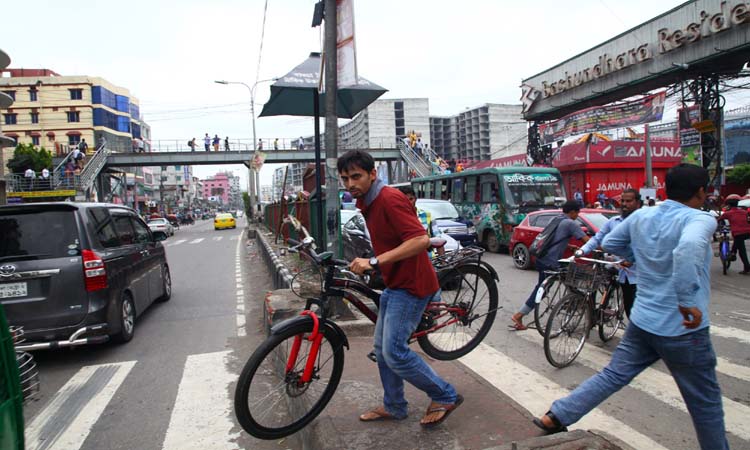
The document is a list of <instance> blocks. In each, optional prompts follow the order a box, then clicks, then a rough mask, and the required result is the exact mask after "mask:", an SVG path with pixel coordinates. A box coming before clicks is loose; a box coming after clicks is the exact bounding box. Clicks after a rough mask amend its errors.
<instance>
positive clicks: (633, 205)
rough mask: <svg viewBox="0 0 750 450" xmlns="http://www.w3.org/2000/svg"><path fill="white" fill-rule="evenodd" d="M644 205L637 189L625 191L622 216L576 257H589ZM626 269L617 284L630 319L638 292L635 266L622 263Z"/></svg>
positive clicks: (608, 223)
mask: <svg viewBox="0 0 750 450" xmlns="http://www.w3.org/2000/svg"><path fill="white" fill-rule="evenodd" d="M642 205H643V202H642V201H641V194H639V193H638V191H636V190H635V189H625V190H624V191H622V194H620V213H621V214H620V215H619V216H617V217H613V218H611V219H609V220H608V221H607V222H606V223H605V224H604V225H603V226H602V228H601V229H600V230H599V231H598V232H597V233H596V235H595V236H594V237H592V238H591V239H589V241H588V242H586V244H584V245H583V247H581V248H580V249H578V250H576V252H575V255H576V256H579V257H580V256H584V255H588V254H589V253H591V252H592V251H594V250H596V249H598V248H599V247H601V245H602V241H604V237H605V236H606V235H608V234H609V233H610V231H612V230H614V229H615V228H616V227H617V226H618V225H619V224H620V223H622V221H623V220H625V219H626V218H627V217H628V216H629V215H630V214H631V213H632V212H633V211H635V210H637V209H638V208H640V207H641V206H642ZM622 266H624V268H622V269H620V273H619V275H618V277H617V282H618V283H619V284H620V287H621V288H622V296H623V300H624V302H625V314H626V315H627V316H628V318H630V308H632V307H633V302H634V301H635V291H636V276H635V266H634V265H632V264H631V263H629V262H624V263H622Z"/></svg>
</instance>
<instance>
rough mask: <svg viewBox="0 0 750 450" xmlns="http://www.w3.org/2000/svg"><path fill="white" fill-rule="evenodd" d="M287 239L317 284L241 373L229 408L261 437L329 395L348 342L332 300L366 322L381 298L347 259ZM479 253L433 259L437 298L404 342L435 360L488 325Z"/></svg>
mask: <svg viewBox="0 0 750 450" xmlns="http://www.w3.org/2000/svg"><path fill="white" fill-rule="evenodd" d="M288 242H289V244H290V245H291V246H292V247H290V249H289V250H290V252H299V254H300V256H301V257H303V258H305V259H308V260H310V261H311V262H312V263H313V266H314V268H315V269H316V270H318V271H319V272H320V273H321V275H322V276H323V282H322V289H321V293H320V297H319V298H309V299H307V302H306V305H305V309H304V311H303V312H302V313H301V314H300V315H299V316H296V317H293V318H291V319H288V320H285V321H283V322H281V323H279V324H277V325H275V326H273V327H272V329H271V332H270V336H269V337H268V338H267V339H266V340H265V341H264V342H263V343H262V344H261V345H260V346H259V347H258V348H257V349H256V350H255V352H254V353H253V354H252V356H251V357H250V359H249V360H248V361H247V363H246V364H245V367H244V368H243V370H242V373H241V374H240V378H239V381H238V383H237V388H236V390H235V397H234V407H235V413H236V415H237V419H238V421H239V423H240V425H241V426H242V428H244V429H245V431H247V432H248V433H250V434H251V435H253V436H255V437H257V438H260V439H280V438H282V437H285V436H288V435H290V434H292V433H295V432H297V431H299V430H300V429H302V428H303V427H304V426H306V425H307V424H308V423H310V422H311V421H312V420H313V419H315V417H316V416H318V414H320V413H321V412H322V411H323V409H324V408H325V406H326V405H327V404H328V402H329V401H330V400H331V397H333V394H334V392H335V391H336V388H337V386H338V384H339V380H340V379H341V374H342V372H343V370H344V347H346V348H349V342H348V340H347V337H346V334H345V333H344V331H343V329H342V328H341V327H340V326H339V325H337V324H336V322H334V321H333V320H332V319H331V317H330V308H329V306H330V301H331V299H333V298H342V297H343V298H344V299H346V300H348V302H349V303H350V304H351V305H352V306H353V307H355V308H356V309H357V310H359V311H360V312H361V313H362V314H363V315H365V317H367V318H368V319H369V320H371V321H372V322H373V323H374V322H376V321H377V312H376V308H377V306H378V304H379V300H380V292H378V291H376V290H373V289H371V288H370V287H368V286H367V284H366V282H365V281H364V280H363V279H362V278H361V277H359V276H358V275H355V274H353V273H352V272H349V271H348V270H347V267H348V266H349V263H348V262H347V261H343V260H338V259H334V258H333V253H331V252H323V253H320V254H318V253H316V252H315V250H314V241H313V239H312V238H311V237H309V236H308V237H306V238H305V239H304V240H303V241H302V242H298V241H295V240H292V239H289V240H288ZM483 252H484V250H482V249H481V248H476V247H467V248H463V249H461V250H458V251H456V252H451V253H447V254H446V255H443V256H440V257H436V258H433V266H434V267H435V269H436V271H437V274H438V280H439V284H440V287H441V291H438V292H439V295H440V298H436V299H435V300H434V301H432V302H430V303H429V304H428V305H427V307H426V308H425V311H424V313H423V316H422V321H421V323H420V324H419V326H418V327H417V329H416V331H415V332H414V333H413V334H412V336H411V339H410V342H414V341H417V343H418V344H419V346H420V347H421V348H422V350H424V352H425V353H427V354H428V355H429V356H431V357H433V358H435V359H439V360H452V359H456V358H459V357H461V356H463V355H465V354H467V353H468V352H470V351H471V350H473V349H474V348H475V347H476V346H477V345H479V343H480V342H481V341H482V339H484V337H485V336H486V335H487V333H488V332H489V330H490V328H491V327H492V323H493V322H494V320H495V314H496V312H497V310H498V309H499V308H498V289H497V284H496V283H497V281H498V277H497V273H496V272H495V270H494V269H493V268H492V267H491V266H490V265H489V264H487V263H486V262H484V261H482V260H481V256H482V253H483ZM362 297H364V298H366V299H368V300H370V301H371V302H372V304H373V306H369V305H368V304H366V303H365V302H364V301H363V300H362Z"/></svg>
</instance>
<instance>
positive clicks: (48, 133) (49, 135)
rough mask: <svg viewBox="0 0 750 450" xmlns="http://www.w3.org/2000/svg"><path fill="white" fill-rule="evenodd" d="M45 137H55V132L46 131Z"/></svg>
mask: <svg viewBox="0 0 750 450" xmlns="http://www.w3.org/2000/svg"><path fill="white" fill-rule="evenodd" d="M47 137H55V133H54V132H52V131H48V132H47Z"/></svg>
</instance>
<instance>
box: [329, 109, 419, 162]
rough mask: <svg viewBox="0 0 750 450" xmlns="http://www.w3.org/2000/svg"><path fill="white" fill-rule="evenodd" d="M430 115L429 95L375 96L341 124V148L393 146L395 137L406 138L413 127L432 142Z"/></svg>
mask: <svg viewBox="0 0 750 450" xmlns="http://www.w3.org/2000/svg"><path fill="white" fill-rule="evenodd" d="M429 117H430V102H429V100H428V99H426V98H400V99H381V100H376V101H374V102H373V103H372V104H370V106H368V107H367V108H366V109H365V110H364V111H362V112H360V113H359V114H357V115H356V116H355V117H354V118H353V119H352V120H351V121H349V122H348V123H346V124H344V125H342V126H340V127H339V137H338V144H339V148H341V149H346V150H350V149H355V148H394V145H395V143H396V139H403V138H405V137H406V136H407V135H408V134H409V133H410V132H411V131H414V132H416V134H417V136H418V137H419V138H420V139H421V140H422V142H423V143H425V144H429V143H430V136H431V135H430V120H429Z"/></svg>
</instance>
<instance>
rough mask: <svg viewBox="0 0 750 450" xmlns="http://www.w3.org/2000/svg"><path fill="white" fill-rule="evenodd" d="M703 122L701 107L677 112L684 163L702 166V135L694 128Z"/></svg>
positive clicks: (695, 106) (697, 106)
mask: <svg viewBox="0 0 750 450" xmlns="http://www.w3.org/2000/svg"><path fill="white" fill-rule="evenodd" d="M700 121H701V108H700V106H699V105H693V106H688V107H687V108H680V109H678V110H677V132H678V134H679V136H680V149H681V150H682V155H683V156H682V162H686V163H690V164H696V165H699V166H700V165H702V164H703V158H702V153H701V133H700V132H699V131H698V130H696V129H695V128H693V125H694V124H697V123H699V122H700Z"/></svg>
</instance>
